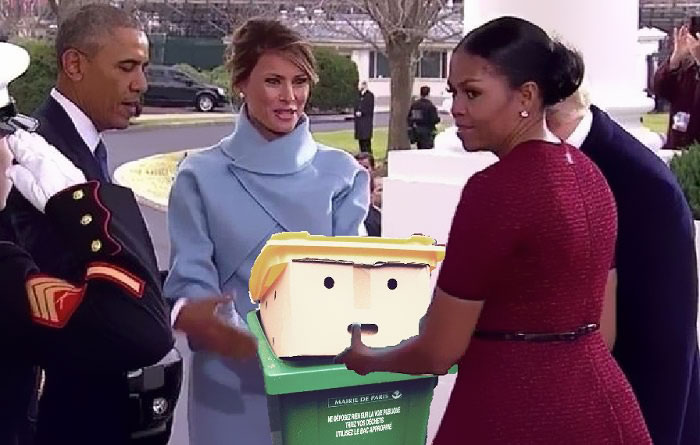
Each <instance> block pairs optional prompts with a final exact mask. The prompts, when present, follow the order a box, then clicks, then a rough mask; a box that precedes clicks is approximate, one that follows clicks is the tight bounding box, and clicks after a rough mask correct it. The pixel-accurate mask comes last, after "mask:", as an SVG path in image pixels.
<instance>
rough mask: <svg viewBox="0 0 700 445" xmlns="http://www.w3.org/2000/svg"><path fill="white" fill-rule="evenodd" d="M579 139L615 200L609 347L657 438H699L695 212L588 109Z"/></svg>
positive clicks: (689, 442)
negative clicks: (613, 316)
mask: <svg viewBox="0 0 700 445" xmlns="http://www.w3.org/2000/svg"><path fill="white" fill-rule="evenodd" d="M592 112H593V125H592V128H591V131H590V133H589V135H588V137H587V138H586V140H585V141H584V143H583V145H582V146H581V150H582V151H583V152H584V153H585V154H586V155H588V156H589V157H590V158H591V159H592V160H593V162H595V164H596V165H597V166H598V167H599V168H600V170H601V171H602V173H603V175H605V178H606V179H607V181H608V183H609V185H610V188H611V190H612V192H613V194H614V195H615V200H616V201H617V206H618V239H617V248H616V265H617V273H618V289H617V339H616V341H615V348H614V350H613V354H614V356H615V358H616V359H617V361H618V363H619V364H620V367H621V368H622V370H623V371H624V373H625V375H626V376H627V379H628V380H629V382H630V383H631V385H632V388H633V389H634V392H635V394H636V396H637V399H638V400H639V404H640V406H641V408H642V412H643V414H644V418H645V420H646V422H647V425H648V427H649V431H650V433H651V437H652V440H653V441H654V443H655V444H661V445H665V444H674V445H676V444H681V445H697V444H699V443H700V380H699V378H698V377H699V374H698V371H699V368H698V366H699V364H700V363H699V361H698V345H697V324H696V322H697V314H698V283H697V263H696V261H697V259H696V255H695V242H694V236H695V230H694V224H693V217H692V214H691V211H690V208H689V207H688V204H687V202H686V200H685V197H684V196H683V192H682V190H681V188H680V186H679V185H678V182H677V180H676V178H675V176H674V175H673V173H672V172H671V171H670V170H669V169H668V167H667V166H666V165H665V164H664V163H663V161H661V159H659V158H658V157H657V156H656V155H655V154H654V153H653V152H651V151H650V150H649V149H647V148H646V147H644V146H643V145H642V144H641V143H640V142H639V141H638V140H637V139H635V138H634V137H632V136H631V135H630V134H629V133H627V132H626V131H625V130H624V129H623V128H622V127H620V126H619V125H618V124H617V123H615V122H614V121H613V120H612V119H610V117H609V116H608V115H607V114H605V113H604V112H602V111H601V110H599V109H598V108H596V107H592Z"/></svg>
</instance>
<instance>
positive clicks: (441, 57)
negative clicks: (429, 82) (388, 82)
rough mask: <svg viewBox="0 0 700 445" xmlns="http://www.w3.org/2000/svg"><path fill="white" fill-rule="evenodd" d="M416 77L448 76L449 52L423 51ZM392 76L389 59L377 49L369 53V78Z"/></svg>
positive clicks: (437, 77) (441, 77) (439, 77)
mask: <svg viewBox="0 0 700 445" xmlns="http://www.w3.org/2000/svg"><path fill="white" fill-rule="evenodd" d="M415 75H416V77H420V78H423V79H446V78H447V52H446V51H422V52H421V54H420V57H419V60H418V63H417V64H416V72H415ZM389 77H391V73H390V71H389V60H388V59H387V58H386V56H385V55H384V54H382V53H380V52H377V51H370V53H369V78H370V79H387V78H389Z"/></svg>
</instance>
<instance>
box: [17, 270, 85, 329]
mask: <svg viewBox="0 0 700 445" xmlns="http://www.w3.org/2000/svg"><path fill="white" fill-rule="evenodd" d="M26 288H27V298H28V299H29V306H30V308H31V311H32V319H33V320H34V322H35V323H38V324H43V325H45V326H49V327H52V328H62V327H64V326H65V325H66V323H68V321H69V320H70V318H71V316H72V315H73V313H74V312H75V310H76V309H77V308H78V306H80V303H81V302H82V300H83V295H84V288H81V287H76V286H73V285H72V284H70V283H68V282H67V281H64V280H60V279H58V278H53V277H49V276H46V275H35V276H32V277H30V278H29V279H28V280H27V284H26Z"/></svg>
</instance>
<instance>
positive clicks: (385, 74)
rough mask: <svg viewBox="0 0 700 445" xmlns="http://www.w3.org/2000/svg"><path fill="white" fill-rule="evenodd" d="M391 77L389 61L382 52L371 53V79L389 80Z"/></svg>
mask: <svg viewBox="0 0 700 445" xmlns="http://www.w3.org/2000/svg"><path fill="white" fill-rule="evenodd" d="M390 77H391V73H390V71H389V59H387V58H386V56H385V55H384V54H382V53H380V52H377V51H370V53H369V78H370V79H388V78H390Z"/></svg>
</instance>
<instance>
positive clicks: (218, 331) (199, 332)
mask: <svg viewBox="0 0 700 445" xmlns="http://www.w3.org/2000/svg"><path fill="white" fill-rule="evenodd" d="M231 301H233V300H232V298H230V297H220V298H208V299H204V300H189V301H187V303H185V305H184V306H183V307H182V309H181V310H180V312H179V314H178V316H177V319H176V320H175V325H174V327H175V329H177V330H178V331H182V332H184V333H185V334H187V337H188V338H189V340H190V341H192V342H193V344H195V345H197V347H198V348H201V349H204V350H206V351H209V352H212V353H215V354H219V355H221V356H222V357H227V358H231V359H234V360H245V359H250V358H253V357H255V355H256V354H257V352H258V342H257V339H256V338H255V336H253V334H251V333H250V332H248V331H246V330H245V329H242V328H240V327H238V326H232V325H231V324H229V323H227V322H226V321H225V320H222V319H221V317H220V316H219V315H217V314H216V311H217V308H218V307H219V306H220V305H222V304H227V303H230V302H231Z"/></svg>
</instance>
